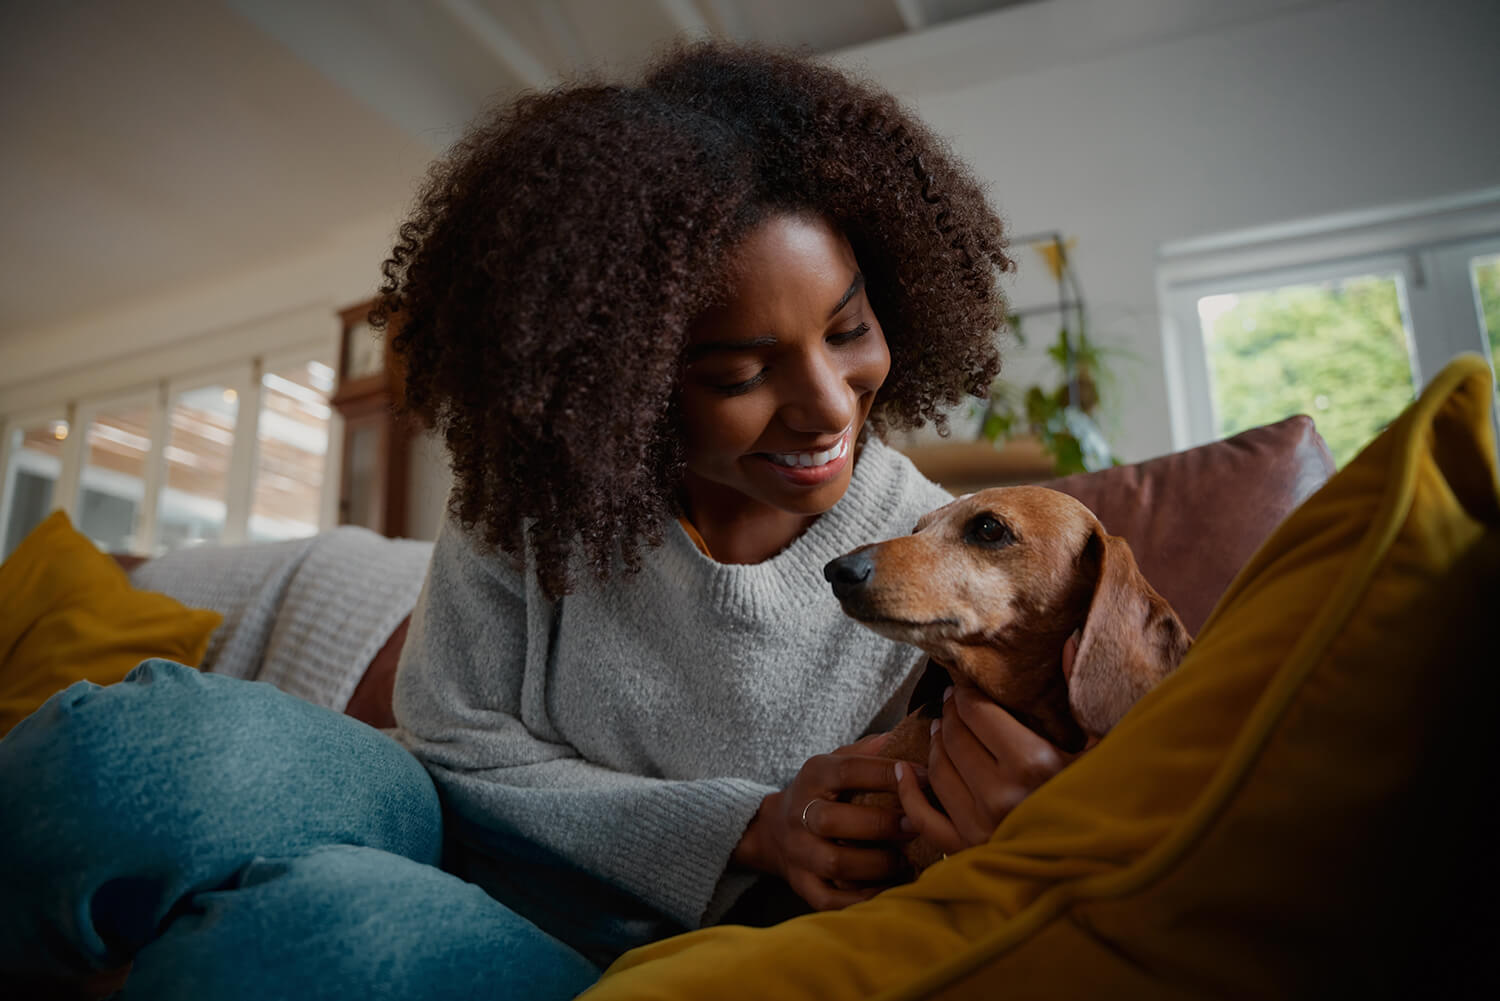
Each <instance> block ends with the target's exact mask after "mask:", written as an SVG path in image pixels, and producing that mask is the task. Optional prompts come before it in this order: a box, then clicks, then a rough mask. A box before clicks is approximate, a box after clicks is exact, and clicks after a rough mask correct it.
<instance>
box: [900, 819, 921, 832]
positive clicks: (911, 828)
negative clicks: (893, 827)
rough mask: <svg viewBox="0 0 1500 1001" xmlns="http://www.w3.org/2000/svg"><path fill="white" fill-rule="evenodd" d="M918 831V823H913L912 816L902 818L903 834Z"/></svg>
mask: <svg viewBox="0 0 1500 1001" xmlns="http://www.w3.org/2000/svg"><path fill="white" fill-rule="evenodd" d="M916 831H917V825H916V824H913V823H912V822H911V818H910V817H902V818H901V833H902V834H915V833H916Z"/></svg>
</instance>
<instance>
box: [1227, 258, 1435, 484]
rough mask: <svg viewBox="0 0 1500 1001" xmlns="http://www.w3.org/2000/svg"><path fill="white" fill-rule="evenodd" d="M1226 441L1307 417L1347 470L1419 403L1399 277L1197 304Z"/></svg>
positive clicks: (1285, 289) (1332, 283)
mask: <svg viewBox="0 0 1500 1001" xmlns="http://www.w3.org/2000/svg"><path fill="white" fill-rule="evenodd" d="M1198 317H1199V320H1200V322H1201V323H1202V327H1203V339H1204V345H1205V348H1206V350H1207V354H1208V360H1209V373H1210V376H1211V379H1212V392H1213V400H1214V411H1215V413H1216V415H1217V419H1218V432H1219V434H1220V435H1221V436H1223V435H1230V434H1234V433H1236V432H1238V431H1243V430H1245V429H1246V428H1251V427H1256V426H1258V425H1261V424H1269V423H1272V422H1273V421H1279V420H1281V419H1283V418H1285V417H1290V416H1291V415H1293V414H1308V415H1310V416H1311V417H1312V418H1313V420H1314V421H1315V422H1316V424H1317V428H1318V432H1319V433H1320V434H1322V436H1323V438H1324V439H1325V440H1326V441H1327V442H1328V447H1329V449H1330V450H1331V451H1332V452H1333V457H1334V460H1335V461H1336V462H1337V463H1338V464H1339V465H1340V466H1342V465H1343V464H1344V463H1345V462H1347V461H1349V459H1351V458H1353V457H1354V455H1355V453H1357V452H1358V451H1359V450H1360V449H1361V448H1363V447H1364V446H1365V445H1366V444H1368V443H1369V441H1370V439H1371V438H1373V437H1374V436H1375V435H1376V434H1377V433H1378V432H1379V431H1380V430H1381V429H1382V428H1384V427H1385V426H1386V424H1388V423H1390V421H1391V420H1392V419H1394V418H1395V417H1396V416H1397V415H1398V414H1400V413H1401V411H1402V409H1403V408H1405V407H1406V405H1407V404H1409V403H1410V402H1411V401H1412V400H1413V399H1414V397H1415V387H1414V386H1413V384H1412V374H1411V352H1410V344H1411V338H1410V335H1409V334H1408V331H1407V328H1406V323H1405V319H1404V313H1403V310H1402V308H1401V286H1400V277H1399V276H1398V275H1363V276H1360V277H1357V278H1347V279H1342V280H1339V281H1330V282H1319V283H1311V284H1306V285H1289V286H1285V287H1282V288H1273V289H1264V290H1257V291H1253V292H1243V293H1239V294H1235V295H1214V296H1207V297H1205V298H1203V299H1200V300H1198Z"/></svg>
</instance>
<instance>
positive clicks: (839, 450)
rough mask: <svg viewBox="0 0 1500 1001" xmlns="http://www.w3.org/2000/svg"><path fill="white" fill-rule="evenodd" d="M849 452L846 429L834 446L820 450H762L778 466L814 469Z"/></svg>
mask: <svg viewBox="0 0 1500 1001" xmlns="http://www.w3.org/2000/svg"><path fill="white" fill-rule="evenodd" d="M848 453H849V432H848V430H847V429H845V431H844V433H843V434H842V435H840V436H839V440H838V443H837V444H835V445H834V446H833V447H832V448H828V449H824V450H822V451H819V452H762V453H760V454H761V455H763V456H765V457H766V458H767V459H770V460H771V462H773V463H774V464H776V465H778V466H785V467H786V468H788V469H812V468H814V467H816V466H826V465H828V464H829V463H830V462H836V461H837V460H839V459H842V458H843V457H844V456H845V455H847V454H848Z"/></svg>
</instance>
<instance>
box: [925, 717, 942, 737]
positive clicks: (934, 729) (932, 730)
mask: <svg viewBox="0 0 1500 1001" xmlns="http://www.w3.org/2000/svg"><path fill="white" fill-rule="evenodd" d="M942 725H943V721H942V720H940V719H935V720H933V721H932V726H931V727H930V728H928V730H927V736H929V737H930V736H932V735H933V734H935V733H937V732H938V727H940V726H942Z"/></svg>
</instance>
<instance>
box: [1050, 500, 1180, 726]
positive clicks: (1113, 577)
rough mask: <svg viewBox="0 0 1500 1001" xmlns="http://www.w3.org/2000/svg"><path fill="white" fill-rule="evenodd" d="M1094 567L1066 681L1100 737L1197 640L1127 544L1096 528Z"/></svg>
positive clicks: (1081, 717) (1078, 711)
mask: <svg viewBox="0 0 1500 1001" xmlns="http://www.w3.org/2000/svg"><path fill="white" fill-rule="evenodd" d="M1096 560H1097V566H1098V576H1097V578H1096V582H1095V585H1094V598H1093V601H1092V602H1091V603H1090V604H1089V614H1088V619H1087V621H1085V623H1084V626H1083V636H1082V638H1081V639H1080V640H1079V642H1078V653H1077V656H1076V657H1075V658H1074V660H1073V669H1072V671H1070V672H1069V675H1068V704H1069V707H1070V708H1071V709H1072V710H1073V717H1074V719H1076V720H1077V721H1078V723H1079V725H1080V726H1081V727H1083V730H1084V732H1085V733H1087V734H1089V735H1090V736H1092V737H1102V736H1103V735H1104V734H1106V733H1108V732H1109V730H1110V728H1111V727H1113V726H1114V725H1115V724H1116V723H1118V722H1119V721H1120V718H1121V717H1122V716H1124V715H1125V713H1126V712H1127V711H1129V709H1130V707H1131V706H1133V705H1135V702H1136V700H1137V699H1139V698H1140V697H1141V696H1142V695H1144V694H1146V692H1147V691H1149V690H1150V689H1151V687H1152V686H1153V685H1155V684H1156V683H1157V682H1158V681H1160V680H1161V679H1162V678H1164V677H1166V676H1167V675H1168V674H1170V673H1171V672H1172V670H1173V669H1174V668H1176V667H1177V664H1178V663H1179V662H1180V661H1181V660H1182V658H1183V655H1184V654H1186V653H1187V649H1188V646H1189V645H1190V644H1191V643H1192V638H1191V637H1190V636H1189V635H1188V632H1187V630H1186V629H1184V628H1183V626H1182V623H1181V622H1180V621H1179V620H1178V618H1177V613H1176V612H1174V611H1172V606H1171V605H1169V604H1167V600H1166V599H1165V598H1163V597H1162V596H1161V595H1159V594H1157V593H1156V591H1155V589H1154V588H1152V587H1151V585H1150V584H1149V583H1147V582H1146V578H1145V577H1144V576H1142V575H1141V571H1140V568H1139V567H1137V566H1136V564H1135V557H1134V556H1133V555H1132V554H1131V552H1130V546H1129V545H1127V544H1126V542H1125V540H1124V539H1121V538H1118V537H1117V536H1113V535H1106V534H1104V531H1103V529H1102V528H1095V529H1094V530H1093V534H1092V537H1091V538H1090V539H1089V541H1088V544H1087V547H1086V548H1085V551H1084V559H1083V564H1084V565H1085V566H1088V565H1090V564H1094V563H1095V561H1096Z"/></svg>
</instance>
